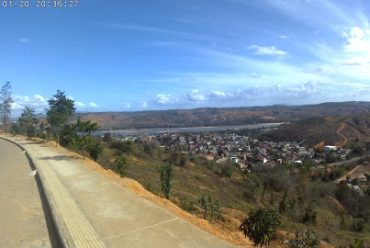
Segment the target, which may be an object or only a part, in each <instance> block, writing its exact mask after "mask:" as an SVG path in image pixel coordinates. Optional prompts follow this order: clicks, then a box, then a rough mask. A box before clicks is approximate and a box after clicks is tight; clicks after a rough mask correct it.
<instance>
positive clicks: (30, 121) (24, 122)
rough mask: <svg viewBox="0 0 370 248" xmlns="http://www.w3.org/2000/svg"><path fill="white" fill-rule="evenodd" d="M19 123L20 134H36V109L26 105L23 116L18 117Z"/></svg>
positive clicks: (30, 135) (29, 135)
mask: <svg viewBox="0 0 370 248" xmlns="http://www.w3.org/2000/svg"><path fill="white" fill-rule="evenodd" d="M17 124H18V125H19V133H20V134H23V135H27V136H28V137H32V136H35V134H36V133H35V131H36V124H37V117H36V115H35V110H34V109H32V108H29V107H25V108H24V110H23V112H22V114H21V116H20V117H19V119H18V122H17ZM13 130H14V128H13ZM14 131H16V130H14Z"/></svg>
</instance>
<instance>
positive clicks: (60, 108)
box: [46, 90, 76, 144]
mask: <svg viewBox="0 0 370 248" xmlns="http://www.w3.org/2000/svg"><path fill="white" fill-rule="evenodd" d="M48 102H49V109H48V110H47V112H46V115H47V121H48V123H49V124H50V126H51V128H52V130H53V132H54V134H55V136H56V139H57V143H58V144H60V131H61V129H62V128H63V126H64V125H66V123H67V121H68V120H69V118H70V117H72V116H73V114H74V112H75V110H76V109H75V107H74V101H73V100H71V99H68V98H67V97H66V96H65V94H64V92H63V91H60V90H57V93H56V94H55V95H54V96H53V97H52V98H51V99H50V100H49V101H48Z"/></svg>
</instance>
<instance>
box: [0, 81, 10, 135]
mask: <svg viewBox="0 0 370 248" xmlns="http://www.w3.org/2000/svg"><path fill="white" fill-rule="evenodd" d="M12 103H13V98H12V85H11V84H10V82H6V83H5V84H4V85H3V86H2V87H1V90H0V115H1V122H2V123H3V130H4V132H5V131H6V130H7V128H8V123H9V121H10V114H11V111H12Z"/></svg>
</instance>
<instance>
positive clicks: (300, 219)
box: [100, 142, 370, 247]
mask: <svg viewBox="0 0 370 248" xmlns="http://www.w3.org/2000/svg"><path fill="white" fill-rule="evenodd" d="M124 143H125V142H124ZM104 144H105V149H104V154H103V156H102V158H101V160H100V163H101V164H102V165H103V166H104V167H105V168H109V169H113V170H115V166H114V163H113V161H114V159H115V158H117V157H124V158H125V159H126V160H127V164H128V168H127V176H128V177H130V178H133V179H135V180H137V181H138V182H140V183H141V184H142V185H144V187H145V188H146V189H148V190H149V191H151V192H153V193H155V194H157V195H162V192H161V188H160V180H159V171H158V168H159V167H160V166H161V165H163V164H165V163H168V162H169V160H170V159H171V157H173V154H174V153H176V151H164V150H162V149H161V148H159V147H156V146H154V145H150V146H147V145H146V144H143V143H141V142H128V143H127V142H126V143H125V144H124V145H121V146H118V145H112V143H104ZM175 164H176V163H175ZM225 167H230V168H231V170H232V173H231V175H230V177H227V176H225V174H224V173H223V172H222V171H223V168H225ZM368 167H369V168H368ZM364 168H367V169H368V170H370V166H369V165H368V164H367V163H366V162H365V164H364ZM345 169H346V170H351V169H352V167H348V168H345ZM332 170H335V168H334V169H332ZM331 172H332V171H330V172H328V171H325V170H323V171H321V172H319V173H318V172H317V171H316V173H315V174H313V173H312V172H310V165H309V164H307V165H305V166H303V167H301V168H296V167H292V166H278V167H274V168H269V167H259V168H256V169H254V170H253V171H252V173H246V172H243V171H241V170H239V169H237V168H235V167H233V165H232V164H230V163H226V164H216V163H215V162H213V161H208V160H206V159H205V158H201V157H197V156H192V157H187V158H186V163H185V164H183V166H180V165H179V164H176V166H175V170H174V173H175V177H174V185H173V192H172V195H171V198H170V199H171V201H173V202H174V203H175V204H177V205H178V206H180V207H181V208H183V209H184V210H186V211H188V212H190V213H192V214H194V215H197V216H198V217H200V218H202V217H204V209H203V208H202V205H201V199H202V198H203V197H206V198H208V197H210V199H211V201H212V202H217V203H218V204H219V206H220V207H221V208H220V213H221V215H220V217H219V218H213V219H209V221H210V222H212V223H213V224H214V225H216V226H220V227H222V228H223V229H224V230H227V231H228V232H238V227H239V225H240V223H241V221H242V220H243V218H244V217H245V216H246V214H247V213H248V212H249V211H250V210H251V209H252V208H255V207H260V206H264V207H272V208H275V209H278V210H279V212H280V214H281V215H282V217H283V226H282V230H284V231H281V232H280V233H281V234H284V235H285V234H286V233H287V232H291V233H294V232H295V231H296V230H302V229H311V230H315V231H316V232H317V234H318V237H319V238H320V239H321V240H325V241H326V242H328V243H329V244H331V245H332V246H334V247H339V245H348V244H349V243H350V242H352V241H353V240H354V238H358V239H361V240H363V241H365V244H370V236H369V233H370V226H369V225H368V221H370V213H369V212H368V209H370V195H367V196H366V197H364V198H359V197H358V196H356V195H354V194H353V192H351V191H349V190H348V189H347V188H345V187H342V186H341V185H337V184H336V182H335V181H332V180H327V178H328V175H327V173H331ZM341 173H343V170H341ZM307 216H308V217H307ZM284 235H283V236H282V237H280V240H278V241H276V242H275V245H278V244H280V245H281V242H282V241H283V239H284V237H286V236H284ZM273 247H274V246H273ZM345 247H346V246H345Z"/></svg>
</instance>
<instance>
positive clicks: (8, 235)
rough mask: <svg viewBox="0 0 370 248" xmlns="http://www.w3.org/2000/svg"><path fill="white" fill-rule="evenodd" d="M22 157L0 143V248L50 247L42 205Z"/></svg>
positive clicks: (27, 166)
mask: <svg viewBox="0 0 370 248" xmlns="http://www.w3.org/2000/svg"><path fill="white" fill-rule="evenodd" d="M30 173H31V168H30V166H29V164H28V161H27V158H26V156H25V154H24V153H23V152H22V151H21V150H20V149H19V148H18V147H17V146H15V145H13V144H12V143H9V142H7V141H5V140H2V139H0V247H2V248H8V247H9V248H14V247H19V248H44V247H51V245H50V240H49V234H48V229H47V225H46V221H45V217H44V212H43V209H42V204H41V200H40V196H39V192H38V189H37V184H36V181H35V179H34V177H33V176H30Z"/></svg>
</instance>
